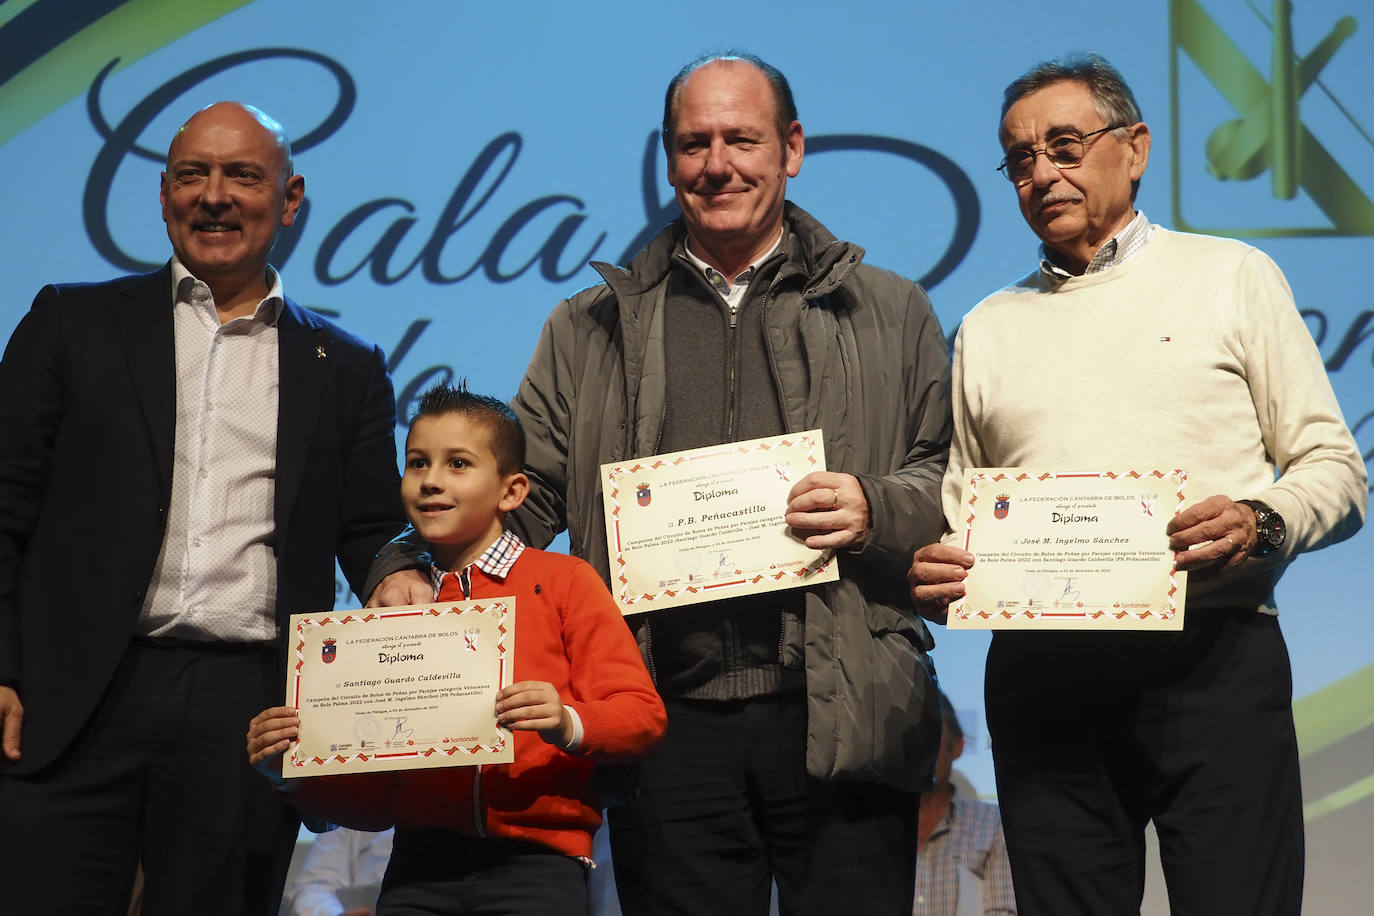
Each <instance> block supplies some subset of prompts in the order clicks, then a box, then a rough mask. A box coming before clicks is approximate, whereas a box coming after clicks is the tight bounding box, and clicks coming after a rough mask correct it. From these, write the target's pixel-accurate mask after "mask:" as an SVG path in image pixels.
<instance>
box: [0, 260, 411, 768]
mask: <svg viewBox="0 0 1374 916" xmlns="http://www.w3.org/2000/svg"><path fill="white" fill-rule="evenodd" d="M278 340H279V348H280V357H281V358H280V366H281V369H280V406H279V411H278V420H277V470H276V473H277V479H276V506H275V513H276V545H275V546H276V553H277V617H278V620H279V621H280V622H281V624H282V627H281V628H282V632H283V633H285V630H286V626H285V624H286V622H287V620H288V615H289V614H291V613H298V612H301V611H307V610H320V609H324V608H329V607H332V606H333V601H334V558H335V557H336V556H337V557H338V560H339V564H340V565H341V566H342V568H343V570H344V574H345V575H346V576H347V577H348V580H349V582H350V584H351V585H352V586H353V588H354V589H355V591H361V590H362V587H363V580H364V577H365V576H366V575H367V570H368V566H369V565H370V564H371V562H372V559H373V557H374V556H375V555H376V552H377V550H378V548H380V547H381V546H382V544H384V543H386V541H387V539H388V538H390V537H392V536H393V535H395V534H396V533H397V532H398V531H399V530H400V528H401V526H402V522H403V517H402V513H401V505H400V495H399V480H398V474H397V470H396V447H395V440H394V438H393V433H394V429H395V422H396V407H395V401H394V399H393V395H392V390H391V382H390V381H389V380H388V378H387V375H386V361H385V359H384V358H383V356H382V353H381V351H380V350H379V349H378V348H377V347H375V346H373V345H371V344H368V343H366V342H365V341H362V340H360V339H358V338H357V337H354V336H353V335H351V334H349V333H347V332H346V331H343V330H342V329H340V328H338V327H336V326H335V325H333V324H331V323H329V322H328V321H325V320H324V319H322V318H320V317H319V316H317V315H315V314H313V313H311V312H308V311H306V310H305V309H302V308H301V307H300V306H298V305H296V304H295V303H293V302H291V301H290V300H288V301H287V304H286V308H285V309H284V310H283V312H282V316H281V320H280V322H279V323H278ZM174 359H175V357H174V353H173V330H172V311H171V270H170V267H164V268H163V269H162V270H160V271H157V272H155V273H152V274H146V275H143V276H134V277H123V278H121V279H118V280H113V281H110V282H108V283H98V284H79V285H62V286H47V287H44V288H43V289H42V290H41V291H40V292H39V293H38V296H37V298H35V300H34V303H33V307H32V309H31V310H30V312H29V314H27V315H26V316H25V317H24V319H23V320H22V321H21V322H20V324H19V326H18V327H17V328H16V329H15V331H14V334H13V336H12V337H11V338H10V342H9V346H8V347H7V348H6V350H5V356H4V359H3V361H0V683H10V684H12V685H15V686H17V688H18V690H19V696H20V699H21V700H22V702H23V703H24V722H23V734H22V741H23V747H22V750H23V759H22V760H21V761H20V762H19V763H18V764H15V765H13V766H12V767H10V768H9V771H10V772H14V773H28V772H33V771H35V770H37V769H39V768H40V767H43V766H44V765H46V764H48V763H49V762H51V761H52V760H53V759H55V758H56V757H57V756H58V755H60V754H61V753H62V751H63V749H64V748H66V747H67V745H68V744H69V743H70V742H71V740H72V739H73V737H75V735H76V733H77V731H78V730H79V729H80V728H81V726H82V724H83V723H84V722H85V721H86V719H87V718H88V717H89V715H90V713H91V711H92V710H93V709H94V707H95V705H96V703H97V701H98V700H99V699H100V696H101V694H102V693H103V692H104V690H105V688H106V686H107V685H108V683H109V681H110V678H111V675H112V674H113V673H114V670H115V667H116V666H117V664H118V663H119V660H120V657H121V655H122V654H123V652H124V649H125V647H126V646H127V644H128V642H129V640H130V638H131V636H132V635H133V631H134V624H135V621H136V620H137V618H138V614H139V610H140V608H141V607H142V605H143V598H144V595H145V593H146V591H147V589H148V587H149V584H150V581H151V578H152V575H153V567H154V565H155V564H156V562H157V556H158V552H159V549H160V547H161V544H162V538H163V532H164V530H165V528H166V513H167V507H168V503H169V501H170V499H171V492H172V449H173V436H174V430H175V423H176V381H175V363H174ZM283 683H285V677H284V675H283ZM247 725H248V723H246V722H245V723H244V729H245V731H246V730H247Z"/></svg>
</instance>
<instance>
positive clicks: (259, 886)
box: [0, 642, 299, 916]
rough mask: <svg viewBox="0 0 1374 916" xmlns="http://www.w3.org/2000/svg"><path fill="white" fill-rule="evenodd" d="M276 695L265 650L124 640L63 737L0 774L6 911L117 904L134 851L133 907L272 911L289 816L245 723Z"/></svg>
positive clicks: (287, 852) (62, 913)
mask: <svg viewBox="0 0 1374 916" xmlns="http://www.w3.org/2000/svg"><path fill="white" fill-rule="evenodd" d="M76 663H79V661H78V660H73V664H76ZM282 693H283V684H282V679H281V676H280V674H279V669H278V664H277V660H276V657H275V655H274V653H272V652H270V651H264V650H261V649H256V648H254V649H244V648H242V647H228V648H227V647H213V646H212V647H208V648H190V647H186V646H184V645H179V646H167V645H161V646H155V645H150V644H147V643H143V642H135V643H134V644H132V645H131V646H130V647H129V648H128V650H127V651H126V652H125V655H124V658H123V660H122V661H121V663H120V666H119V669H118V671H117V672H116V673H115V677H114V680H113V681H112V682H111V684H110V687H109V689H108V690H107V691H106V694H105V696H104V697H103V698H102V700H101V702H100V705H99V706H98V707H97V708H96V710H95V712H94V713H93V715H92V718H91V721H90V722H89V723H87V725H86V726H85V728H84V729H83V730H82V731H81V733H80V734H79V735H78V736H77V738H76V740H75V741H74V742H73V743H72V746H71V747H70V748H68V750H67V751H66V752H65V753H64V754H63V755H62V756H61V757H60V758H59V759H58V760H57V761H56V762H55V763H53V764H52V765H51V766H49V767H46V768H44V769H43V770H41V771H39V772H37V773H35V774H32V775H30V776H23V777H17V776H4V777H0V834H3V836H4V837H5V840H4V843H5V852H4V854H3V855H0V887H3V888H4V889H5V890H4V895H5V904H4V909H5V912H7V913H15V914H25V916H27V914H43V916H67V914H70V916H100V914H111V916H122V914H124V913H125V912H126V911H127V910H128V905H129V894H130V890H131V888H132V883H133V875H134V870H135V867H136V865H137V864H138V863H139V862H140V861H141V862H142V864H143V871H144V878H145V883H144V894H143V913H144V916H171V914H175V916H183V914H186V913H196V914H225V916H243V914H251V916H276V913H277V908H278V905H279V902H280V899H281V889H282V885H283V884H284V883H285V879H286V868H287V866H288V865H289V863H290V860H291V852H292V849H293V847H294V843H295V837H296V831H297V829H298V826H299V818H298V817H297V816H296V815H295V813H294V811H293V809H291V807H290V806H289V805H286V804H284V803H283V802H281V801H280V800H279V799H278V798H277V797H276V794H275V793H274V791H273V790H272V787H271V785H270V784H269V783H268V781H267V780H266V779H265V778H263V776H262V775H261V774H259V773H256V772H254V771H253V769H252V768H251V767H249V766H248V759H247V755H246V753H245V751H244V735H245V734H246V732H247V731H248V721H249V720H250V719H251V718H252V717H253V716H254V715H256V714H257V713H259V712H261V711H262V710H263V709H264V708H266V707H268V706H275V705H280V703H281V698H282ZM11 907H12V908H11Z"/></svg>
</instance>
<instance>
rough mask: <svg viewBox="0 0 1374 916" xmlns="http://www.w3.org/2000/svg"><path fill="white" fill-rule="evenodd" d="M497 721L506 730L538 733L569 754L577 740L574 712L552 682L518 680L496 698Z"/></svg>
mask: <svg viewBox="0 0 1374 916" xmlns="http://www.w3.org/2000/svg"><path fill="white" fill-rule="evenodd" d="M496 721H497V722H499V723H500V724H501V725H504V726H505V727H506V728H510V729H516V730H521V731H535V732H538V733H539V737H541V738H543V739H544V740H545V741H546V742H548V743H549V744H552V745H553V746H554V747H557V748H561V749H562V750H565V751H566V750H571V749H572V745H573V741H574V739H575V738H576V737H577V727H576V725H575V724H574V719H573V716H572V712H571V710H569V709H568V708H567V707H566V706H564V705H563V700H562V699H561V698H560V697H559V696H558V691H557V690H555V689H554V686H553V685H552V684H550V683H549V682H548V681H517V682H515V683H514V684H511V685H510V686H509V687H506V688H505V689H503V690H502V691H501V692H500V693H498V694H497V695H496Z"/></svg>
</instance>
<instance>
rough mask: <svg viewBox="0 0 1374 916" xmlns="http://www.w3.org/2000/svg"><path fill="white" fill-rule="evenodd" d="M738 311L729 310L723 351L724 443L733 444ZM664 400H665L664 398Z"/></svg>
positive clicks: (737, 393)
mask: <svg viewBox="0 0 1374 916" xmlns="http://www.w3.org/2000/svg"><path fill="white" fill-rule="evenodd" d="M738 319H739V310H738V309H731V310H730V326H729V327H728V328H727V329H726V331H725V333H726V336H727V337H729V339H730V343H729V346H727V347H726V349H725V395H726V397H725V405H726V406H725V441H726V442H734V441H735V434H736V432H737V430H736V426H737V424H738V419H739V418H738V410H737V408H738V406H739V392H738V391H737V390H736V388H735V361H736V360H737V359H738V358H739V356H738V351H739V329H738V328H737V327H736V325H737V323H738ZM665 400H666V398H665Z"/></svg>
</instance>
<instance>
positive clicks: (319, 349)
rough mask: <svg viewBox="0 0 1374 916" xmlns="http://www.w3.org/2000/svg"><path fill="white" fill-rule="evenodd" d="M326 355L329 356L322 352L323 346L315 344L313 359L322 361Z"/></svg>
mask: <svg viewBox="0 0 1374 916" xmlns="http://www.w3.org/2000/svg"><path fill="white" fill-rule="evenodd" d="M328 355H329V354H327V353H325V352H324V346H323V345H322V344H316V345H315V358H316V359H324V358H325V357H326V356H328Z"/></svg>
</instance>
